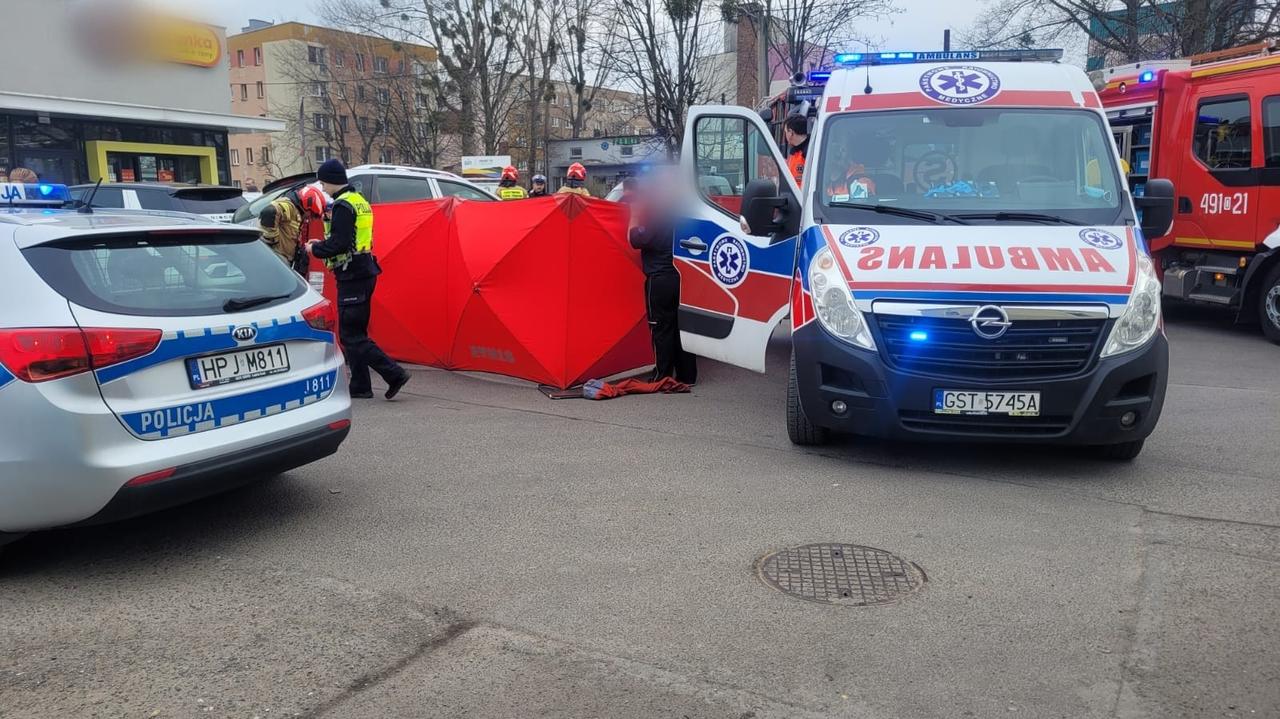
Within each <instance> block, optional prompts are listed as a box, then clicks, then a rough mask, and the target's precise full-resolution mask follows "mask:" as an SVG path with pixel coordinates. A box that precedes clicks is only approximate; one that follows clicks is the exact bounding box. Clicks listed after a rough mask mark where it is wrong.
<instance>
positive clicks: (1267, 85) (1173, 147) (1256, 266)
mask: <svg viewBox="0 0 1280 719" xmlns="http://www.w3.org/2000/svg"><path fill="white" fill-rule="evenodd" d="M1094 81H1095V84H1096V85H1097V86H1098V88H1099V96H1100V97H1101V98H1102V103H1103V106H1104V107H1105V108H1106V110H1107V118H1108V119H1109V120H1110V123H1111V128H1112V134H1113V135H1114V137H1115V140H1116V146H1117V148H1118V149H1119V151H1120V156H1121V157H1122V158H1124V159H1125V161H1126V162H1127V163H1128V164H1129V169H1128V171H1129V177H1128V179H1129V186H1130V190H1131V191H1132V193H1133V195H1134V196H1135V197H1141V196H1142V194H1143V188H1144V186H1145V184H1146V182H1147V179H1148V177H1151V178H1155V177H1160V178H1165V179H1169V180H1172V181H1173V183H1174V186H1175V187H1177V190H1178V197H1177V211H1176V213H1175V215H1174V223H1173V228H1172V230H1171V231H1170V232H1169V234H1168V235H1165V236H1164V237H1149V238H1147V240H1148V242H1149V243H1150V248H1151V251H1152V254H1153V255H1154V256H1155V257H1156V258H1157V260H1158V261H1159V262H1160V265H1161V268H1162V275H1163V279H1164V295H1165V296H1166V297H1170V298H1177V299H1180V300H1185V301H1191V302H1201V303H1209V304H1215V305H1221V306H1223V307H1228V308H1231V309H1232V310H1234V311H1235V312H1236V319H1237V321H1239V322H1249V323H1252V322H1258V323H1260V324H1261V325H1262V330H1263V332H1264V333H1265V334H1266V336H1267V337H1268V338H1270V339H1271V340H1272V341H1273V342H1277V343H1280V46H1277V45H1274V44H1273V43H1263V44H1258V45H1251V46H1248V47H1242V48H1236V49H1233V50H1227V51H1222V52H1217V53H1209V54H1206V55H1200V56H1196V57H1191V58H1186V59H1182V60H1172V61H1163V62H1152V63H1141V64H1137V65H1128V66H1125V67H1118V68H1111V69H1108V70H1103V71H1100V72H1099V73H1097V74H1095V76H1094Z"/></svg>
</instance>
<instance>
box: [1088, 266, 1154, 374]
mask: <svg viewBox="0 0 1280 719" xmlns="http://www.w3.org/2000/svg"><path fill="white" fill-rule="evenodd" d="M1158 331H1160V278H1159V277H1157V276H1156V270H1155V266H1154V265H1153V264H1152V263H1151V258H1150V257H1147V256H1146V255H1140V256H1139V257H1138V276H1137V279H1135V280H1134V283H1133V291H1132V292H1130V293H1129V304H1128V305H1126V306H1125V308H1124V314H1122V315H1120V319H1118V320H1116V323H1115V324H1114V325H1113V326H1112V327H1111V335H1110V336H1109V337H1107V345H1106V347H1104V348H1103V349H1102V356H1103V357H1111V356H1112V355H1118V354H1124V353H1125V352H1131V351H1133V350H1136V349H1138V348H1139V347H1142V346H1143V345H1145V344H1146V343H1147V342H1148V341H1150V340H1151V338H1152V337H1154V336H1155V334H1156V332H1158Z"/></svg>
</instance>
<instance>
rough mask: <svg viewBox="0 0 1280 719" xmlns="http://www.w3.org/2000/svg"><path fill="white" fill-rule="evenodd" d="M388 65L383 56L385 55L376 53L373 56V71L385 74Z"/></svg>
mask: <svg viewBox="0 0 1280 719" xmlns="http://www.w3.org/2000/svg"><path fill="white" fill-rule="evenodd" d="M389 65H390V62H389V61H388V60H387V58H385V57H377V56H376V55H375V56H374V58H373V71H374V72H376V73H378V74H379V75H386V74H387V68H388V67H389Z"/></svg>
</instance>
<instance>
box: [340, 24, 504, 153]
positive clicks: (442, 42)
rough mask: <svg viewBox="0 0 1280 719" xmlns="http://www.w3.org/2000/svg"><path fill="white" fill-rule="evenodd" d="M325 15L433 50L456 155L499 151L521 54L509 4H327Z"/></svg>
mask: <svg viewBox="0 0 1280 719" xmlns="http://www.w3.org/2000/svg"><path fill="white" fill-rule="evenodd" d="M323 7H324V10H323V14H324V16H325V17H326V19H328V20H330V21H331V22H338V23H340V24H341V25H343V26H345V27H349V28H352V29H355V30H358V31H360V32H364V33H368V34H372V35H376V36H379V37H384V38H389V39H393V40H402V41H414V42H418V43H423V44H427V45H432V46H434V47H436V48H437V49H438V50H439V51H440V56H439V62H440V67H441V69H442V70H443V73H444V76H445V78H446V79H447V80H448V83H449V85H450V87H451V88H452V89H453V92H451V93H442V94H441V95H440V97H442V98H443V99H444V100H445V101H446V102H447V103H448V106H449V109H450V110H453V111H455V112H456V117H457V121H458V129H459V132H460V134H461V138H460V143H461V148H462V153H463V154H466V155H469V154H476V151H477V150H480V151H483V152H485V153H493V152H495V151H497V149H498V145H499V143H500V142H501V141H504V140H505V139H506V137H507V133H508V131H509V129H510V119H511V109H512V105H513V102H514V100H515V95H516V92H515V90H516V87H517V84H518V80H519V72H518V71H519V68H520V66H521V57H520V53H519V47H518V40H519V38H518V37H517V35H516V33H515V19H516V18H517V17H518V10H517V8H516V6H515V5H514V4H513V2H512V1H511V0H349V1H343V0H327V2H326V4H325V5H324V6H323Z"/></svg>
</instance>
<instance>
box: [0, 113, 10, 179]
mask: <svg viewBox="0 0 1280 719" xmlns="http://www.w3.org/2000/svg"><path fill="white" fill-rule="evenodd" d="M8 179H9V117H8V116H7V115H0V182H4V181H6V180H8Z"/></svg>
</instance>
